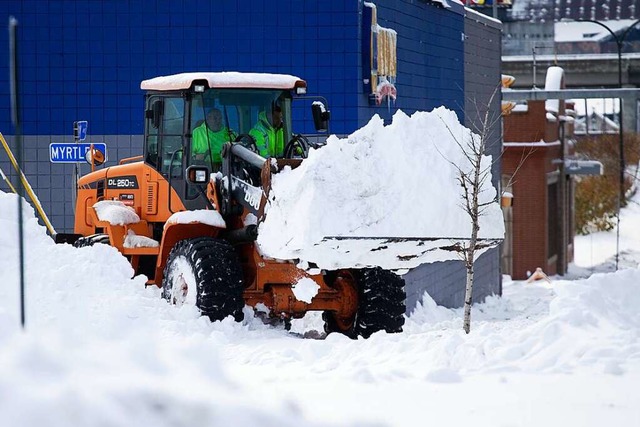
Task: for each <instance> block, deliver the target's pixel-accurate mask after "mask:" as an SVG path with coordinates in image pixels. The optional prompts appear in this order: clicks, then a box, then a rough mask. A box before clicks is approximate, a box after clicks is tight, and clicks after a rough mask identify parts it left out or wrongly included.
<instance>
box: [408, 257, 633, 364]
mask: <svg viewBox="0 0 640 427" xmlns="http://www.w3.org/2000/svg"><path fill="white" fill-rule="evenodd" d="M638 304H640V270H637V269H629V270H623V271H619V272H617V273H614V274H596V275H593V276H592V277H591V278H589V279H584V280H578V281H554V282H553V283H552V284H547V283H546V282H545V283H544V284H541V283H536V284H526V283H524V282H511V283H507V284H506V287H505V295H504V297H503V298H499V297H491V298H489V299H488V300H487V302H486V303H484V304H480V305H475V306H474V308H473V312H472V316H471V318H472V333H471V335H470V336H469V337H468V338H465V339H461V338H463V334H462V332H459V329H458V325H461V323H462V310H461V309H457V310H449V309H445V308H443V307H438V306H436V304H435V303H434V302H433V300H431V299H430V298H429V296H428V295H425V299H424V302H423V304H421V305H419V306H418V307H417V308H416V309H415V311H414V312H413V313H412V315H411V316H410V317H409V318H408V321H407V324H406V325H405V331H407V332H408V333H410V334H417V333H419V334H425V339H426V340H429V339H434V338H436V334H437V335H438V336H439V337H438V338H437V339H435V342H433V343H432V344H433V346H432V347H431V348H430V351H429V352H430V353H431V354H432V356H431V358H432V359H435V360H437V363H436V364H435V365H434V366H433V367H434V368H447V369H452V370H454V371H456V372H458V371H461V372H467V373H469V372H485V371H487V370H491V371H497V372H505V371H514V370H518V371H523V372H527V373H541V372H548V373H570V372H572V371H576V370H587V371H589V372H599V373H604V374H614V375H618V374H621V373H623V372H624V371H625V367H626V366H627V365H629V364H635V363H636V362H637V358H638V355H639V354H640V344H639V342H640V341H639V338H640V312H638V310H637V307H638ZM443 330H448V332H447V333H445V334H444V335H443V334H442V331H443ZM430 336H431V337H432V338H428V337H430ZM445 337H446V338H445Z"/></svg>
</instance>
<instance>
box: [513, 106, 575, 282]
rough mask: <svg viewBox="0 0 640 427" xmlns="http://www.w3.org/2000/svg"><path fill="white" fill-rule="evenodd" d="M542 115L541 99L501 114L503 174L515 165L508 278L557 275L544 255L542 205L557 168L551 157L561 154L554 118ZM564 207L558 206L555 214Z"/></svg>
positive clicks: (545, 230) (545, 240)
mask: <svg viewBox="0 0 640 427" xmlns="http://www.w3.org/2000/svg"><path fill="white" fill-rule="evenodd" d="M546 114H547V113H546V110H545V103H544V101H530V102H529V103H528V111H527V112H520V113H518V112H516V113H512V114H511V115H509V116H507V117H505V118H504V140H505V144H506V146H505V150H504V155H503V163H502V168H503V173H504V174H506V175H513V174H514V172H515V171H516V169H518V168H519V169H518V171H517V174H516V175H515V176H514V177H513V182H512V185H513V195H514V199H513V207H512V209H513V239H512V242H513V243H512V244H513V251H512V252H513V265H512V277H513V278H514V279H517V280H522V279H526V278H527V277H528V273H529V272H533V271H535V269H536V268H537V267H540V268H542V269H543V270H544V271H545V272H546V273H547V274H549V275H552V274H556V273H558V271H557V263H556V260H555V259H551V260H550V257H549V253H548V246H547V245H548V227H549V218H548V211H547V204H548V177H549V174H553V173H557V171H558V170H559V168H558V164H557V163H556V162H555V160H557V159H560V157H561V145H560V142H558V141H557V140H558V122H555V121H550V120H547V117H546ZM540 141H544V142H547V143H546V144H543V143H540ZM518 143H519V144H518ZM523 161H524V162H523ZM521 163H522V164H521ZM558 180H559V178H558ZM565 208H566V207H564V206H562V205H560V206H559V209H560V211H561V212H562V209H565ZM568 251H569V253H568V256H569V259H571V252H570V248H569V249H568Z"/></svg>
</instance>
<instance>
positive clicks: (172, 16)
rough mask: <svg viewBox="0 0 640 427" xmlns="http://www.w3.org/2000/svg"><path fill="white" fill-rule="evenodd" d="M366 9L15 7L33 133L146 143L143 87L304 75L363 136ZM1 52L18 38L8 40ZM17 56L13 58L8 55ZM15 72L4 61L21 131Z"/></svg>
mask: <svg viewBox="0 0 640 427" xmlns="http://www.w3.org/2000/svg"><path fill="white" fill-rule="evenodd" d="M358 7H359V3H358V2H357V1H343V0H325V1H322V2H318V1H299V0H273V1H270V2H265V1H263V0H244V1H240V0H216V1H211V0H193V1H187V0H144V1H142V0H133V1H126V0H112V1H69V0H64V1H53V0H12V1H6V0H3V1H1V2H0V16H4V17H8V16H9V15H14V16H15V17H16V18H17V19H18V21H19V23H20V27H19V40H20V44H19V51H20V65H21V82H22V86H21V89H22V90H21V92H22V95H23V96H22V106H23V117H24V124H23V131H24V133H25V134H26V135H63V134H69V133H70V129H71V125H72V122H73V121H74V120H78V119H82V120H88V121H89V132H90V134H92V135H136V134H142V132H143V128H142V123H143V120H142V118H143V111H142V109H143V102H142V92H141V91H140V89H139V84H140V81H141V80H143V79H147V78H151V77H155V76H158V75H167V74H173V73H179V72H184V71H225V70H226V71H229V70H234V71H252V72H271V73H285V74H294V75H298V76H300V77H302V78H304V79H306V80H307V82H308V84H309V90H310V93H313V94H322V95H323V96H325V97H326V98H327V99H328V101H329V104H330V106H331V108H332V110H333V111H334V113H333V120H332V130H333V131H335V132H338V133H346V132H350V131H352V130H354V129H356V128H357V116H356V110H357V98H356V90H357V77H356V76H357V67H358V51H359V45H358ZM0 46H7V32H6V31H0ZM5 58H6V56H5ZM7 67H8V64H7V62H6V60H5V61H2V62H0V131H3V132H5V133H8V134H11V133H12V127H11V124H10V114H9V97H8V91H9V85H8V81H7V79H8V68H7Z"/></svg>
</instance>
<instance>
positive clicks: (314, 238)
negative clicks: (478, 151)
mask: <svg viewBox="0 0 640 427" xmlns="http://www.w3.org/2000/svg"><path fill="white" fill-rule="evenodd" d="M471 137H472V133H471V131H470V130H469V129H467V128H465V127H464V126H462V125H461V124H460V123H459V122H458V119H457V117H456V114H455V113H454V112H453V111H450V110H447V109H446V108H443V107H441V108H437V109H435V110H434V111H432V112H416V113H414V114H413V115H412V116H410V117H409V116H407V115H406V114H404V113H403V112H402V111H398V112H397V113H396V114H395V115H394V116H393V122H392V123H391V124H390V125H388V126H385V125H384V123H383V120H382V119H381V118H380V117H379V116H377V115H376V116H374V117H373V118H372V119H371V121H370V122H369V123H368V124H367V125H366V126H364V127H363V128H361V129H359V130H358V131H356V132H354V133H353V134H351V135H350V136H349V137H348V138H344V139H338V138H337V137H336V136H331V137H329V138H328V140H327V144H326V146H324V147H322V148H321V149H318V150H313V149H312V150H311V152H310V153H309V157H308V158H307V159H306V160H305V161H304V162H302V165H300V166H299V167H298V168H296V169H293V170H291V169H287V170H284V171H282V172H280V173H278V174H276V175H274V177H273V182H272V189H271V193H270V195H269V204H268V206H267V210H266V219H265V221H264V222H263V223H262V224H261V225H260V229H259V236H258V244H259V247H260V249H261V250H262V251H263V252H264V253H265V254H266V255H268V256H271V257H274V258H279V259H296V258H300V259H303V260H305V261H310V262H314V263H316V264H318V265H320V266H323V267H336V266H340V267H346V266H348V265H345V256H349V255H348V254H347V252H349V253H351V255H353V253H355V252H358V253H365V255H367V256H377V255H378V254H375V253H373V252H369V249H367V248H366V243H363V242H360V243H359V246H357V247H356V248H355V249H354V250H347V251H339V250H336V249H338V248H336V247H335V246H334V247H329V248H326V249H323V248H320V250H318V247H317V246H318V244H319V242H321V241H322V239H323V238H324V237H327V236H341V237H360V238H361V237H367V238H371V237H380V238H386V237H406V238H420V237H428V238H436V237H437V238H446V239H453V240H455V239H456V238H469V236H470V234H471V225H470V220H469V217H468V215H467V214H466V213H465V211H464V210H463V208H462V194H463V193H462V190H461V188H460V185H459V184H458V182H457V176H458V175H457V169H456V167H457V166H460V167H461V168H462V169H463V170H464V169H465V165H466V164H467V163H468V162H467V161H466V159H465V157H464V153H463V152H462V150H461V149H460V147H459V146H458V144H457V143H456V140H457V141H460V143H461V144H462V145H463V146H464V144H465V143H466V142H467V141H469V139H470V138H471ZM476 137H477V136H476ZM491 161H492V160H491V157H490V156H485V157H484V158H483V167H489V166H490V164H491ZM456 165H457V166H456ZM466 170H470V167H468V168H466ZM480 194H481V202H490V201H492V200H497V198H496V190H495V188H493V186H492V185H491V179H490V177H489V179H487V181H486V183H485V186H484V187H483V188H482V191H481V193H480ZM503 235H504V225H503V219H502V213H501V210H500V206H499V204H498V203H497V201H496V202H495V203H492V204H491V205H490V206H489V208H488V209H487V211H486V212H485V214H484V215H483V216H482V217H481V218H480V237H482V238H502V237H503ZM448 244H451V242H448ZM363 245H364V246H363ZM374 252H375V251H374ZM455 257H456V254H455V253H446V254H442V253H435V252H434V253H430V254H428V256H425V257H423V258H421V259H420V260H419V261H420V262H418V263H415V265H418V264H420V263H423V262H429V261H439V260H443V259H453V258H455ZM351 261H352V260H349V261H348V262H347V264H348V263H349V262H351ZM355 264H356V265H357V264H358V262H355ZM362 264H365V265H366V264H367V262H366V260H365V261H364V262H363V263H362ZM371 264H374V265H383V266H384V264H385V260H381V259H379V257H378V258H376V259H375V261H374V262H373V263H371ZM391 264H392V263H391ZM415 265H411V266H409V267H412V266H415Z"/></svg>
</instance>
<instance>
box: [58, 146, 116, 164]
mask: <svg viewBox="0 0 640 427" xmlns="http://www.w3.org/2000/svg"><path fill="white" fill-rule="evenodd" d="M92 145H93V149H94V150H96V151H99V152H101V153H102V156H103V158H104V159H105V160H106V158H107V144H105V143H102V142H99V143H94V144H90V143H87V142H81V143H51V144H49V160H50V161H51V163H80V162H85V161H87V153H88V152H89V150H91V146H92Z"/></svg>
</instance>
